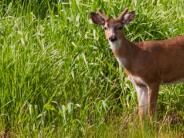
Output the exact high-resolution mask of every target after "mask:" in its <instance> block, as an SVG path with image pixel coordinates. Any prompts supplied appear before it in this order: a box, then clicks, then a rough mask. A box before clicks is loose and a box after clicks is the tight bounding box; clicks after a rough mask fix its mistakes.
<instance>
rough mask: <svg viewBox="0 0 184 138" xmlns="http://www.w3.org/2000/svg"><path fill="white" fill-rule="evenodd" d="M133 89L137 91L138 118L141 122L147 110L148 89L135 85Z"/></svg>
mask: <svg viewBox="0 0 184 138" xmlns="http://www.w3.org/2000/svg"><path fill="white" fill-rule="evenodd" d="M135 89H136V91H137V99H138V105H139V117H140V119H141V120H142V119H143V118H144V116H145V114H147V110H148V89H147V87H146V86H144V85H141V86H140V85H136V84H135Z"/></svg>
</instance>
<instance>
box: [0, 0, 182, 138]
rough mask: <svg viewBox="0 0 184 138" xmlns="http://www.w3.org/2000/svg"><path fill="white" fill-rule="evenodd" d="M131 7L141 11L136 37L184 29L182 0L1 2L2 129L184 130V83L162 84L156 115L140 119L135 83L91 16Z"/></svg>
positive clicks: (130, 33) (41, 133) (153, 133)
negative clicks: (150, 119) (147, 122)
mask: <svg viewBox="0 0 184 138" xmlns="http://www.w3.org/2000/svg"><path fill="white" fill-rule="evenodd" d="M125 7H128V8H129V9H132V10H135V11H136V19H135V20H134V21H133V22H132V23H131V24H130V25H128V26H127V27H125V29H124V31H125V34H126V36H127V38H128V39H129V40H131V41H141V40H150V39H152V40H153V39H154V40H156V39H165V38H169V37H174V36H176V35H182V34H183V32H184V27H183V25H184V19H183V18H184V12H183V8H184V2H183V1H182V0H173V1H167V0H162V1H157V0H142V1H140V0H133V1H126V0H115V1H112V0H103V1H102V0H101V1H95V0H89V1H85V0H80V1H76V0H69V1H67V0H65V1H64V0H58V1H56V0H55V1H51V0H33V1H31V0H30V1H21V0H20V1H11V0H9V1H6V0H2V1H1V4H0V10H1V13H0V55H1V58H0V69H1V73H0V88H1V89H0V90H1V91H0V135H9V136H11V137H141V138H142V137H157V136H160V137H173V136H178V137H180V136H181V137H182V136H183V131H184V127H183V125H184V106H183V102H184V93H183V89H184V87H183V85H181V84H178V85H172V86H163V87H161V90H160V95H159V101H158V114H157V116H158V119H157V121H156V122H154V125H153V126H149V125H148V126H147V125H145V126H147V127H145V126H141V125H140V124H139V123H138V120H137V114H136V110H137V109H136V105H137V101H136V93H135V91H134V89H133V86H132V85H131V83H130V82H129V81H128V80H127V78H126V77H125V76H124V73H123V72H122V69H121V68H119V66H118V63H117V62H116V61H115V59H114V58H113V56H112V53H111V50H110V49H109V46H108V43H107V42H106V40H105V38H104V34H103V30H102V29H101V28H100V27H97V26H95V25H93V24H92V23H91V21H90V19H89V12H91V11H96V10H97V9H102V10H104V11H105V12H106V13H107V14H108V15H110V16H117V15H118V13H120V12H121V11H122V10H123V9H124V8H125ZM168 56H169V55H168Z"/></svg>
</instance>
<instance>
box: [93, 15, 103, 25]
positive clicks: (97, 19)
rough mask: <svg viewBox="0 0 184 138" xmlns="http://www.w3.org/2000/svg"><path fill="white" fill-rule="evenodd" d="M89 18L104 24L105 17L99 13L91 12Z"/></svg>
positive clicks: (96, 22)
mask: <svg viewBox="0 0 184 138" xmlns="http://www.w3.org/2000/svg"><path fill="white" fill-rule="evenodd" d="M90 18H91V20H92V21H93V23H95V24H99V25H104V24H105V18H104V17H103V16H102V15H100V14H99V13H95V12H91V13H90Z"/></svg>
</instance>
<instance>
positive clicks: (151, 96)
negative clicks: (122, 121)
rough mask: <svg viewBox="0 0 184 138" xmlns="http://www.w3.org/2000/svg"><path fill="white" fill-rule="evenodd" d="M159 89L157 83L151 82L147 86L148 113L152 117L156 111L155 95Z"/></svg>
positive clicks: (156, 95)
mask: <svg viewBox="0 0 184 138" xmlns="http://www.w3.org/2000/svg"><path fill="white" fill-rule="evenodd" d="M158 91H159V84H151V85H149V86H148V102H149V109H148V114H149V116H150V117H152V116H153V115H154V113H155V111H156V104H157V97H158Z"/></svg>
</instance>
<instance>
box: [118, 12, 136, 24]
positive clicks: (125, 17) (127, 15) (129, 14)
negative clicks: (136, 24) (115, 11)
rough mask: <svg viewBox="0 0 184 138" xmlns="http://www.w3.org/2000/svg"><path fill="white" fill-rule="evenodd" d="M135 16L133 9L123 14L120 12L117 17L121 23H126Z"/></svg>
mask: <svg viewBox="0 0 184 138" xmlns="http://www.w3.org/2000/svg"><path fill="white" fill-rule="evenodd" d="M134 17H135V11H131V12H128V11H127V12H126V13H124V14H122V15H121V16H120V17H119V19H120V21H121V22H122V23H123V24H128V23H129V22H131V21H132V20H133V19H134Z"/></svg>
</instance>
